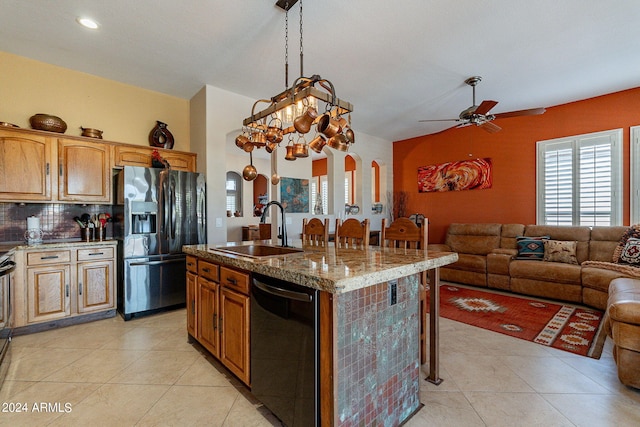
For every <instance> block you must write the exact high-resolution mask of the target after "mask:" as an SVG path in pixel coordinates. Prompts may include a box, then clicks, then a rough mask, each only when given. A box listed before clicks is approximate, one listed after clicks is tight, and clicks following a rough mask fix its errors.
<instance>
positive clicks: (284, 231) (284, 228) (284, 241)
mask: <svg viewBox="0 0 640 427" xmlns="http://www.w3.org/2000/svg"><path fill="white" fill-rule="evenodd" d="M271 205H276V206H277V207H279V208H280V212H281V214H282V219H281V221H282V234H280V235H278V238H281V239H282V247H283V248H286V247H288V246H289V245H288V244H287V226H286V224H287V220H286V218H285V217H284V207H283V206H282V204H280V202H278V201H275V200H272V201H270V202H269V203H267V204H266V205H265V206H264V209H263V210H262V216H261V217H260V223H262V224H264V222H265V217H266V215H267V209H268V208H269V206H271Z"/></svg>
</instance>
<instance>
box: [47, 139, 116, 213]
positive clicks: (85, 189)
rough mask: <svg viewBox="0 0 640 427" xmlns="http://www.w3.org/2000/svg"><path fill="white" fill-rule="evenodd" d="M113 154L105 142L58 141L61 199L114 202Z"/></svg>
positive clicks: (59, 195)
mask: <svg viewBox="0 0 640 427" xmlns="http://www.w3.org/2000/svg"><path fill="white" fill-rule="evenodd" d="M110 151H111V150H110V147H109V145H107V144H103V143H97V142H89V141H79V140H75V139H73V140H72V139H58V161H59V165H58V174H59V176H58V199H59V200H60V201H64V202H81V203H87V202H88V203H99V202H104V203H110V202H111V158H110Z"/></svg>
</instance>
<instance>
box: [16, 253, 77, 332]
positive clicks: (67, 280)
mask: <svg viewBox="0 0 640 427" xmlns="http://www.w3.org/2000/svg"><path fill="white" fill-rule="evenodd" d="M70 287H71V254H70V251H68V250H67V251H40V252H31V253H29V254H28V255H27V321H28V322H29V323H34V322H46V321H49V320H56V319H61V318H64V317H67V316H69V315H71V289H70Z"/></svg>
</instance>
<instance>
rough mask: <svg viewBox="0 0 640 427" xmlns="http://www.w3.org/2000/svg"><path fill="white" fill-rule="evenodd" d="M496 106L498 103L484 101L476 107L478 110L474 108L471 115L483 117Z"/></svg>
mask: <svg viewBox="0 0 640 427" xmlns="http://www.w3.org/2000/svg"><path fill="white" fill-rule="evenodd" d="M497 104H498V101H489V100H484V101H482V103H481V104H480V105H478V108H476V110H475V111H474V112H473V113H474V114H480V115H482V116H484V115H485V114H487V113H488V112H489V110H491V109H492V108H493V107H495V106H496V105H497Z"/></svg>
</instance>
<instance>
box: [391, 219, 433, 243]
mask: <svg viewBox="0 0 640 427" xmlns="http://www.w3.org/2000/svg"><path fill="white" fill-rule="evenodd" d="M428 224H429V221H428V220H427V219H426V218H425V219H424V220H423V222H422V226H421V227H418V226H417V225H416V223H415V222H413V221H411V220H410V219H409V218H398V219H396V220H395V221H393V222H392V223H391V224H390V225H389V227H387V223H386V220H385V219H384V218H383V219H382V227H381V228H382V230H381V231H380V246H387V247H391V248H405V249H422V250H425V249H426V248H427V244H428V242H429V234H428V233H429V231H428V229H429V225H428Z"/></svg>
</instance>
